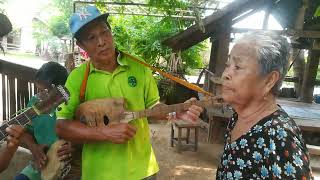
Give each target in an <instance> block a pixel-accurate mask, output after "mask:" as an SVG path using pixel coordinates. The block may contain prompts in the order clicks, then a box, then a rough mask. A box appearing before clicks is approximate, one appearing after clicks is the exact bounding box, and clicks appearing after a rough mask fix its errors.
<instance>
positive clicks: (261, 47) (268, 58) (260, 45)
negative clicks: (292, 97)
mask: <svg viewBox="0 0 320 180" xmlns="http://www.w3.org/2000/svg"><path fill="white" fill-rule="evenodd" d="M237 42H249V43H253V44H254V46H255V48H256V52H257V60H258V64H259V66H260V75H262V76H264V75H267V74H269V73H270V72H272V71H278V72H279V73H280V79H279V81H278V82H276V84H275V85H274V87H273V88H272V89H271V92H272V93H273V94H274V95H278V94H279V90H280V87H281V85H282V81H283V79H284V77H285V76H286V74H287V71H288V65H289V58H290V55H291V46H290V44H289V42H288V40H287V38H286V37H284V36H282V35H278V34H275V33H271V32H261V31H258V32H250V33H246V34H245V35H244V36H243V37H242V38H240V39H239V40H238V41H237Z"/></svg>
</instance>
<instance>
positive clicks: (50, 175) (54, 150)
mask: <svg viewBox="0 0 320 180" xmlns="http://www.w3.org/2000/svg"><path fill="white" fill-rule="evenodd" d="M64 143H66V141H65V140H58V141H56V142H55V143H54V144H52V145H51V147H50V149H49V150H48V152H47V157H48V163H47V165H46V167H45V168H44V169H42V170H41V180H81V153H82V145H73V148H74V149H75V151H74V152H73V153H72V160H71V163H70V164H66V163H64V162H61V161H60V160H59V157H58V149H59V148H60V146H61V145H63V144H64Z"/></svg>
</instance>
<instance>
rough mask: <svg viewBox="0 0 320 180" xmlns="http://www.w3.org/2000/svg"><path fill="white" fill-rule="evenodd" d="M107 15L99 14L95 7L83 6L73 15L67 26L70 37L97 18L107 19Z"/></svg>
mask: <svg viewBox="0 0 320 180" xmlns="http://www.w3.org/2000/svg"><path fill="white" fill-rule="evenodd" d="M108 16H109V14H108V13H105V14H101V13H100V11H99V10H98V8H97V7H95V6H85V7H82V8H80V9H79V10H78V11H77V12H75V13H73V14H72V16H71V18H70V22H69V26H70V31H71V33H72V37H74V35H75V34H76V33H77V32H78V31H79V30H80V29H81V28H82V27H83V26H84V25H86V24H88V23H89V22H91V21H93V20H95V19H97V18H100V17H101V18H107V17H108Z"/></svg>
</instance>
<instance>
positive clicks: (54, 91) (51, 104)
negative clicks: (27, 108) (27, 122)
mask: <svg viewBox="0 0 320 180" xmlns="http://www.w3.org/2000/svg"><path fill="white" fill-rule="evenodd" d="M37 97H38V101H37V102H36V103H35V105H34V107H33V108H34V109H35V111H36V113H37V114H45V113H50V112H51V110H52V109H54V108H57V107H58V106H59V105H60V104H61V103H63V102H67V101H68V100H69V98H70V94H69V91H68V90H67V89H66V88H65V87H63V86H61V85H58V86H52V88H51V89H50V90H46V91H43V92H40V93H38V94H37Z"/></svg>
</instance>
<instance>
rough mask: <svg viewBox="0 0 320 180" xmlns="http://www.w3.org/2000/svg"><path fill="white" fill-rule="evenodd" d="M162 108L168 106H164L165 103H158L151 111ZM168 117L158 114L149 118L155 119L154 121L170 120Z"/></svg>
mask: <svg viewBox="0 0 320 180" xmlns="http://www.w3.org/2000/svg"><path fill="white" fill-rule="evenodd" d="M161 106H167V105H166V104H163V103H157V104H156V105H154V106H153V107H152V108H151V109H156V108H159V107H161ZM167 116H168V114H163V113H156V114H154V115H152V116H150V117H149V118H150V119H153V120H168V118H167Z"/></svg>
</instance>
